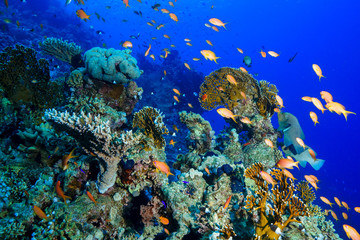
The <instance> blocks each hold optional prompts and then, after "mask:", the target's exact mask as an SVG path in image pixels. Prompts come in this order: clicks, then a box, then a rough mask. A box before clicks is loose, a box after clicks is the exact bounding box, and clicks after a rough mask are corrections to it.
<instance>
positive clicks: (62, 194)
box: [55, 181, 71, 205]
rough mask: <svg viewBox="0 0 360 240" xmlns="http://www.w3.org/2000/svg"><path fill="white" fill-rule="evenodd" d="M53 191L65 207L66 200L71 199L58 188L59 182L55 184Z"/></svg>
mask: <svg viewBox="0 0 360 240" xmlns="http://www.w3.org/2000/svg"><path fill="white" fill-rule="evenodd" d="M55 191H56V193H57V195H59V197H61V198H62V199H63V200H64V203H65V205H67V203H66V199H71V197H69V196H66V195H65V193H64V192H63V190H62V189H61V187H60V181H57V182H56V186H55Z"/></svg>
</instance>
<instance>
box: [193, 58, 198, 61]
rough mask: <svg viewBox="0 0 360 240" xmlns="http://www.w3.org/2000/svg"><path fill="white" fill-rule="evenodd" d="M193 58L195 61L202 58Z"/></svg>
mask: <svg viewBox="0 0 360 240" xmlns="http://www.w3.org/2000/svg"><path fill="white" fill-rule="evenodd" d="M192 60H193V61H199V60H200V58H193V59H192Z"/></svg>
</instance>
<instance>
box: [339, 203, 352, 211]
mask: <svg viewBox="0 0 360 240" xmlns="http://www.w3.org/2000/svg"><path fill="white" fill-rule="evenodd" d="M341 204H342V205H343V206H344V208H346V210H348V211H349V209H350V208H349V206H348V205H347V203H346V202H344V201H342V202H341Z"/></svg>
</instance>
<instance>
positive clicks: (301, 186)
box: [296, 180, 316, 206]
mask: <svg viewBox="0 0 360 240" xmlns="http://www.w3.org/2000/svg"><path fill="white" fill-rule="evenodd" d="M296 191H298V192H300V198H301V199H302V200H303V201H304V203H305V204H306V205H308V206H309V204H311V203H312V202H313V201H314V200H315V198H316V196H315V193H314V191H313V190H312V189H311V187H310V186H309V184H308V182H307V181H304V180H303V181H300V182H298V183H297V184H296Z"/></svg>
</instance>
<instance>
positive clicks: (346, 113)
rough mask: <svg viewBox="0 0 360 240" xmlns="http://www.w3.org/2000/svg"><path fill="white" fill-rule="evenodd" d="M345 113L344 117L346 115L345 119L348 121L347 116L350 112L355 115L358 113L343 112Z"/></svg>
mask: <svg viewBox="0 0 360 240" xmlns="http://www.w3.org/2000/svg"><path fill="white" fill-rule="evenodd" d="M343 114H344V117H345V120H346V121H347V116H348V115H349V114H355V115H356V113H354V112H350V111H345V112H343Z"/></svg>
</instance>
